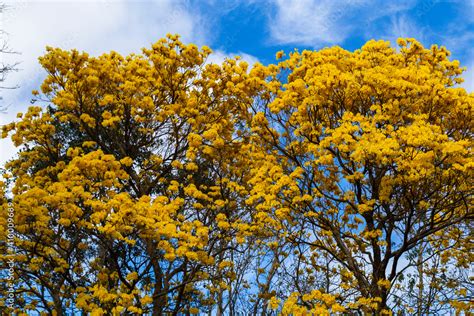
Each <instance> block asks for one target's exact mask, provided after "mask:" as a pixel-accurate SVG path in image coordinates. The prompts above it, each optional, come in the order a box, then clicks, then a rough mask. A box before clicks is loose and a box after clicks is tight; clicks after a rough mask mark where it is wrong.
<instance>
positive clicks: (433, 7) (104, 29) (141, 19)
mask: <svg viewBox="0 0 474 316" xmlns="http://www.w3.org/2000/svg"><path fill="white" fill-rule="evenodd" d="M6 3H7V5H8V8H7V10H6V11H5V12H4V13H3V16H2V19H1V21H2V25H1V29H3V30H5V31H6V32H7V33H8V34H7V35H6V37H5V38H6V39H7V40H8V43H9V46H10V47H11V48H12V49H14V50H16V51H18V52H20V53H21V54H20V55H13V56H7V57H6V59H5V61H7V62H8V61H19V62H21V64H20V66H19V68H20V71H18V72H17V73H14V74H12V75H11V76H10V77H9V78H8V81H7V82H6V85H10V86H14V85H18V86H19V88H18V89H15V90H6V91H2V96H3V99H4V100H3V101H2V102H3V104H4V105H8V106H9V108H8V112H7V113H5V114H0V125H3V124H5V123H7V122H10V121H11V120H13V119H14V117H15V114H16V113H17V112H19V111H25V109H26V108H27V107H28V106H29V100H30V99H31V94H30V93H31V90H32V89H36V88H37V87H38V86H39V84H40V82H41V80H42V78H44V75H45V74H44V72H43V71H42V70H41V68H40V67H39V66H38V63H37V58H38V56H40V55H41V54H42V53H43V52H44V48H45V46H46V45H51V46H58V47H62V48H65V49H70V48H77V49H79V50H85V51H87V52H89V53H91V54H100V53H102V52H107V51H110V50H116V51H119V52H120V53H123V54H128V53H130V52H139V51H140V48H141V47H145V46H149V45H150V44H151V43H153V42H155V41H156V40H158V39H159V38H161V37H163V36H164V35H165V34H166V33H179V34H181V35H182V38H183V40H184V41H186V42H193V43H196V44H198V45H208V46H210V47H211V48H212V49H213V50H214V51H215V54H214V55H213V57H212V58H211V61H216V62H218V61H221V60H223V59H224V58H226V57H229V56H233V55H236V54H237V55H240V56H242V57H243V58H244V59H246V60H248V61H249V62H251V63H253V62H256V61H260V62H262V63H264V64H266V63H270V62H273V61H274V56H275V53H276V52H277V51H279V50H284V51H287V52H288V51H291V50H293V49H295V48H298V49H300V50H301V49H320V48H322V47H325V46H332V45H339V46H342V47H343V48H345V49H348V50H354V49H357V48H359V47H360V46H362V45H363V43H365V42H366V41H367V40H369V39H372V38H375V39H385V40H390V41H392V42H394V40H395V39H396V38H398V37H414V38H416V39H418V40H419V41H421V42H422V43H423V44H425V45H431V44H440V45H444V46H446V47H448V49H449V50H451V51H452V53H453V56H452V57H453V58H454V59H459V60H460V61H461V64H462V65H463V66H466V67H468V69H471V68H472V69H471V70H468V71H467V72H466V73H465V75H464V77H465V79H466V82H465V83H464V87H465V88H466V89H468V90H469V91H471V92H472V91H474V50H473V49H472V44H471V43H473V42H474V0H450V1H448V0H446V1H442V0H418V1H416V0H400V1H382V0H378V1H376V0H346V1H339V0H332V1H331V0H260V1H258V0H242V1H237V0H199V1H198V0H138V1H132V0H128V1H125V0H97V1H92V0H62V1H61V0H56V1H40V0H36V1H34V0H31V1H22V0H7V1H6ZM14 152H15V148H14V147H13V146H12V144H11V142H10V141H9V140H0V153H1V156H0V163H1V162H4V161H5V160H7V159H8V158H9V157H11V156H12V155H13V154H14Z"/></svg>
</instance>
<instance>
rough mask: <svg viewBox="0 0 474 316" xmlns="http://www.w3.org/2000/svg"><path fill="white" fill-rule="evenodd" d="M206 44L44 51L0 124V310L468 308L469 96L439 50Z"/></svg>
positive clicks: (409, 42)
mask: <svg viewBox="0 0 474 316" xmlns="http://www.w3.org/2000/svg"><path fill="white" fill-rule="evenodd" d="M211 53H212V52H211V50H210V49H209V48H207V47H202V48H198V47H197V46H196V45H193V44H184V43H182V42H181V41H180V40H179V37H178V36H176V35H168V36H167V37H166V38H165V39H161V40H159V41H158V42H157V43H156V44H154V45H152V47H151V48H146V49H143V50H142V53H140V54H131V55H129V56H125V57H123V56H121V55H120V54H118V53H116V52H110V53H107V54H103V55H101V56H98V57H93V56H89V55H88V54H87V53H85V52H78V51H76V50H71V51H65V50H61V49H58V48H51V47H48V48H47V52H46V54H45V55H44V56H43V57H41V58H40V59H39V61H40V63H41V65H42V67H43V68H44V69H45V70H46V71H47V73H48V75H47V77H46V78H45V79H44V82H43V84H42V85H41V89H40V91H34V92H33V94H34V95H35V98H36V101H35V103H37V104H38V103H39V105H35V106H32V107H30V108H29V109H28V111H27V113H25V114H22V113H19V114H18V119H17V120H16V121H15V122H12V123H11V124H8V125H6V126H3V130H2V137H3V138H6V137H11V139H12V141H13V142H14V143H15V145H16V146H18V147H19V149H20V150H19V152H18V155H17V156H16V157H15V158H14V159H12V160H11V161H9V162H8V163H7V164H6V165H5V168H4V170H3V177H4V181H3V182H2V192H3V194H2V197H1V212H2V216H1V219H0V225H2V226H3V227H4V228H6V227H7V215H6V214H7V212H8V209H9V208H10V207H11V208H13V210H14V223H15V230H16V236H15V239H14V247H13V251H10V252H9V251H7V243H6V239H7V237H6V234H7V232H6V231H7V230H6V229H2V230H1V233H0V234H2V243H1V244H0V248H1V253H2V256H1V259H2V267H3V268H6V267H7V266H8V263H7V260H9V258H14V262H15V269H14V271H15V278H14V284H15V304H14V310H15V311H16V312H17V313H18V314H19V315H26V314H28V313H30V312H33V311H37V312H38V313H42V314H44V315H67V314H70V313H73V314H74V313H86V314H90V315H122V314H123V315H136V314H149V315H163V314H165V313H170V314H173V315H177V314H198V313H201V314H205V313H209V314H211V313H213V314H217V315H222V314H228V315H237V313H238V312H243V311H245V312H246V313H247V312H249V313H251V314H262V315H272V314H283V315H304V314H316V315H325V314H335V313H347V314H351V315H359V314H362V313H369V314H375V315H384V314H386V315H389V314H392V313H394V314H398V313H409V314H411V313H414V314H417V315H422V314H432V313H440V312H446V311H448V310H455V311H457V312H466V313H468V312H472V311H473V308H474V307H473V304H472V301H473V298H474V294H473V293H474V287H473V277H472V273H471V274H470V272H469V268H470V267H471V266H472V262H473V261H474V254H473V252H472V247H473V244H472V234H473V225H472V219H473V216H474V214H473V210H472V193H473V183H472V181H473V180H472V179H473V169H474V159H473V156H472V146H473V129H472V128H473V123H474V122H473V110H474V94H473V93H468V92H466V91H465V90H464V89H463V88H460V87H459V83H461V82H462V78H461V75H462V72H463V68H461V67H460V65H459V62H458V61H451V60H450V59H449V56H450V53H449V51H447V49H446V48H444V47H438V46H432V47H431V48H424V47H423V46H422V45H421V44H420V43H419V42H417V41H416V40H414V39H406V40H405V39H400V40H399V41H398V47H392V46H391V45H390V43H389V42H385V41H369V42H367V43H366V44H365V45H364V46H363V47H362V48H361V49H358V50H356V51H353V52H350V51H347V50H344V49H342V48H340V47H331V48H325V49H322V50H319V51H309V50H305V51H302V52H298V51H294V52H291V53H290V54H289V55H288V56H285V55H284V54H283V53H282V52H279V53H277V58H278V61H277V62H276V63H275V64H270V65H266V66H265V65H262V64H260V63H256V64H254V65H253V66H249V65H248V63H247V62H245V61H243V60H241V59H240V58H238V57H236V58H234V59H227V60H225V61H224V62H222V63H209V62H208V61H207V57H208V56H209V55H210V54H211ZM2 277H4V274H3V272H2ZM2 286H4V285H2ZM2 290H5V288H3V289H2ZM5 299H6V296H2V297H0V305H2V306H3V308H5V309H7V306H6V303H5Z"/></svg>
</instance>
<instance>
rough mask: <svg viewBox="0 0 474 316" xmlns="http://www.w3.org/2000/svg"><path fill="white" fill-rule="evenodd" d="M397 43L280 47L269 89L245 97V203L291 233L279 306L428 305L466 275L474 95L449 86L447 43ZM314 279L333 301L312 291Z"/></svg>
mask: <svg viewBox="0 0 474 316" xmlns="http://www.w3.org/2000/svg"><path fill="white" fill-rule="evenodd" d="M398 45H399V48H398V49H395V48H393V47H391V46H390V43H389V42H384V41H369V42H368V43H367V44H365V45H364V46H363V47H362V48H361V49H359V50H356V51H354V52H349V51H346V50H343V49H341V48H339V47H332V48H326V49H323V50H321V51H303V52H301V53H299V52H294V53H291V54H290V56H289V57H288V58H287V59H284V60H282V61H281V62H280V63H279V64H278V69H277V70H273V73H272V76H273V79H272V80H270V81H269V83H268V86H267V89H268V90H269V93H271V94H272V98H271V99H270V100H262V101H261V102H258V103H257V104H254V106H253V111H254V113H255V114H254V116H253V121H252V123H251V126H252V130H253V131H254V133H255V134H254V140H253V141H254V142H257V143H258V144H260V146H259V148H264V150H263V151H261V153H260V156H259V160H257V159H256V160H255V164H254V165H255V168H254V169H253V171H254V176H253V179H252V180H251V182H252V184H253V188H252V191H251V196H250V198H249V200H248V202H249V203H251V204H252V205H255V207H256V208H257V210H258V212H259V213H258V214H260V216H261V218H262V219H264V220H263V221H264V222H266V223H271V224H272V225H271V226H272V229H274V234H279V236H285V238H284V239H283V238H280V239H279V240H277V241H278V242H281V243H283V242H284V241H285V242H289V243H290V244H292V245H293V250H294V253H293V255H292V256H291V259H286V260H287V261H288V262H289V263H288V264H294V265H295V269H296V270H295V271H298V273H296V272H293V274H294V275H293V279H294V280H293V284H294V288H295V289H296V294H294V296H290V297H289V299H288V300H287V301H286V303H285V304H284V307H283V311H285V310H290V311H292V313H294V314H299V313H301V309H303V310H307V311H309V312H312V313H316V314H320V312H315V311H314V309H315V308H316V309H318V308H320V304H321V302H323V303H325V306H326V307H327V308H331V306H336V309H337V311H339V310H340V309H341V306H340V305H342V307H343V308H342V309H343V310H344V309H345V310H362V311H366V312H369V313H375V314H380V313H389V312H390V311H389V306H391V307H392V309H395V310H396V309H398V310H408V309H409V308H411V306H412V303H413V301H417V300H418V301H420V300H424V302H425V303H422V302H418V303H419V304H418V305H420V306H421V305H422V306H423V308H428V310H425V309H419V310H418V313H428V312H427V311H432V310H431V309H430V308H434V309H433V311H436V312H439V310H441V309H442V308H444V307H447V308H449V304H448V303H449V301H451V303H454V305H456V299H454V297H457V296H456V295H454V296H453V295H451V294H450V295H448V296H446V297H445V298H444V299H440V298H439V297H440V296H441V295H442V294H441V293H442V291H441V290H440V289H441V288H442V287H443V286H444V285H443V284H449V286H448V287H449V288H450V289H452V290H451V291H456V290H457V291H463V290H462V289H465V286H466V284H469V282H470V280H469V279H468V276H467V275H466V274H465V273H464V272H463V270H465V269H468V267H469V264H470V263H472V261H473V255H472V251H470V252H469V251H468V249H469V248H470V247H472V241H471V242H470V241H469V237H468V236H469V234H470V233H472V228H473V227H472V222H471V220H472V218H473V215H474V214H473V209H472V193H473V180H472V179H473V170H474V160H473V157H472V146H473V138H472V137H473V129H472V128H473V123H474V118H473V117H474V116H473V114H474V113H473V111H474V95H473V94H472V93H471V94H468V93H467V92H466V91H465V90H464V89H463V88H459V87H457V86H456V85H457V84H458V83H461V82H462V78H460V77H459V75H460V74H461V73H462V71H463V69H462V68H460V67H459V62H458V61H450V60H449V59H448V56H449V52H448V51H447V50H446V49H445V48H443V47H441V48H440V47H437V46H432V47H431V48H430V49H426V48H424V47H422V45H421V44H420V43H418V42H417V41H415V40H413V39H408V40H402V39H401V40H399V42H398ZM277 57H282V55H281V54H279V56H277ZM282 78H283V79H282ZM282 247H284V246H283V245H282ZM290 262H291V263H290ZM295 262H296V264H295ZM410 266H415V267H417V268H416V269H413V268H412V269H411V270H410V269H409V268H410ZM417 269H418V270H417ZM412 270H415V271H416V274H419V275H417V276H416V277H414V278H413V279H412V280H415V281H417V282H419V283H418V286H419V291H418V292H416V295H417V296H416V297H413V293H412V292H413V284H412V285H409V284H408V285H407V282H406V281H407V280H406V279H407V278H406V277H404V275H406V273H409V274H413V273H414V272H413V271H412ZM447 270H450V273H451V275H449V276H448V275H447V273H445V272H446V271H447ZM295 273H296V275H295ZM426 278H428V279H430V281H429V282H428V285H423V279H426ZM322 280H324V281H322ZM410 282H412V281H409V282H408V283H410ZM413 282H414V281H413ZM420 282H421V283H420ZM425 282H427V281H425ZM466 282H467V283H466ZM435 283H439V284H438V285H436V286H435ZM470 284H471V286H472V283H470ZM434 288H435V289H434ZM315 289H316V290H322V289H324V291H325V293H327V294H332V295H333V296H334V297H335V298H336V302H338V304H337V305H334V301H331V300H329V301H328V300H327V299H324V297H322V299H319V300H317V301H318V302H319V303H316V302H313V301H314V299H313V298H314V297H321V295H320V294H319V293H317V295H316V296H315V295H314V290H315ZM397 289H400V290H399V291H398V290H397ZM471 289H472V287H471ZM464 293H465V291H464ZM427 297H429V299H427ZM435 297H438V298H437V299H435ZM429 300H433V302H430V301H429ZM459 300H460V301H458V304H457V306H458V307H460V306H464V308H468V309H469V307H468V305H469V304H466V303H464V305H463V304H462V303H460V302H462V301H464V302H466V297H465V296H463V295H461V296H459ZM435 301H436V303H435ZM274 303H275V306H278V304H277V297H275V299H274ZM290 303H294V304H290ZM443 303H444V305H445V306H444V307H441V305H442V304H443ZM430 304H431V305H432V306H431V307H430V306H429V305H430ZM436 304H440V306H435V305H436ZM446 305H447V306H446ZM415 306H416V304H415ZM426 306H428V307H426ZM293 308H296V309H293ZM420 308H421V307H420ZM437 308H439V310H436V309H437ZM470 308H472V305H471V306H470ZM336 309H334V307H333V309H332V312H335V311H336ZM420 310H421V311H420Z"/></svg>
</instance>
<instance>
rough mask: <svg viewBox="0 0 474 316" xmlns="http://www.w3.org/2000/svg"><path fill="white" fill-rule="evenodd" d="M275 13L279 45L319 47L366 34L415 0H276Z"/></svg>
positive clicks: (274, 32)
mask: <svg viewBox="0 0 474 316" xmlns="http://www.w3.org/2000/svg"><path fill="white" fill-rule="evenodd" d="M273 3H274V6H275V14H274V15H273V16H271V17H270V19H269V21H268V23H269V29H270V33H271V36H272V38H273V40H274V41H275V42H276V43H278V44H301V45H308V46H313V47H318V46H321V45H325V44H341V43H342V42H343V41H344V40H346V39H347V38H348V37H350V36H353V35H358V34H361V33H362V34H364V33H365V32H366V30H367V29H370V28H371V26H372V24H373V23H374V22H375V21H376V20H378V19H380V18H382V17H386V16H391V15H394V14H396V13H397V12H402V11H404V10H408V9H409V8H412V7H413V6H414V4H415V1H413V0H406V1H398V2H396V3H391V2H387V3H384V4H383V6H382V5H381V4H380V2H378V1H374V0H349V1H340V0H333V1H331V0H319V1H317V0H286V1H285V0H274V1H273Z"/></svg>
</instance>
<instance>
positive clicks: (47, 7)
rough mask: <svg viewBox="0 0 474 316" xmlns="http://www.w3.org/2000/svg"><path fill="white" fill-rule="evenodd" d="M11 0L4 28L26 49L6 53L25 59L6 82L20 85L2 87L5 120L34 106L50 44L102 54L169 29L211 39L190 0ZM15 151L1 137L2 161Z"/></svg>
mask: <svg viewBox="0 0 474 316" xmlns="http://www.w3.org/2000/svg"><path fill="white" fill-rule="evenodd" d="M6 4H7V6H8V8H7V10H6V11H5V12H3V14H2V19H1V21H2V25H1V29H2V30H5V31H6V32H7V33H8V44H9V46H10V47H11V48H12V49H14V50H15V51H18V52H20V53H21V54H20V55H12V56H6V57H4V62H17V61H19V62H21V64H20V65H19V68H20V71H18V72H16V73H12V74H11V75H10V76H9V77H8V79H7V82H6V83H5V84H6V85H10V86H13V85H20V88H19V89H15V90H2V91H1V95H2V97H3V101H2V103H3V104H4V105H8V106H9V108H8V112H7V113H6V114H3V113H2V114H0V125H3V124H5V123H8V122H10V121H12V120H13V119H14V117H15V115H16V113H17V112H19V111H25V109H26V108H27V107H28V106H29V100H30V98H31V94H30V92H31V90H32V89H34V88H37V87H38V85H39V83H40V82H41V79H42V77H43V76H44V73H43V72H42V71H41V68H40V66H39V65H38V62H37V58H38V57H39V56H41V55H42V54H43V53H44V49H45V46H46V45H50V46H56V47H61V48H64V49H70V48H77V49H79V50H84V51H87V52H89V53H91V54H95V55H97V54H100V53H102V52H107V51H110V50H116V51H118V52H120V53H122V54H127V53H130V52H132V51H135V52H138V51H139V50H140V48H141V47H145V46H149V45H150V43H153V42H155V41H156V40H158V39H159V38H161V37H163V36H164V35H165V34H166V33H178V34H181V35H182V38H183V40H184V41H186V42H193V43H196V44H199V45H201V44H204V43H205V41H206V34H207V27H206V23H205V20H204V19H203V18H202V17H201V16H200V15H199V14H196V10H194V8H192V7H191V6H190V2H189V1H186V0H183V1H181V0H177V1H173V0H154V1H152V0H149V1H125V0H102V1H92V0H89V1H87V0H83V1H79V0H75V1H74V0H67V1H33V0H32V1H15V0H9V1H7V2H6ZM15 151H16V149H15V148H14V147H13V145H12V144H11V142H10V141H9V140H0V152H1V156H0V163H3V162H4V161H6V160H7V159H8V158H10V157H11V156H12V155H13V154H14V152H15Z"/></svg>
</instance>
